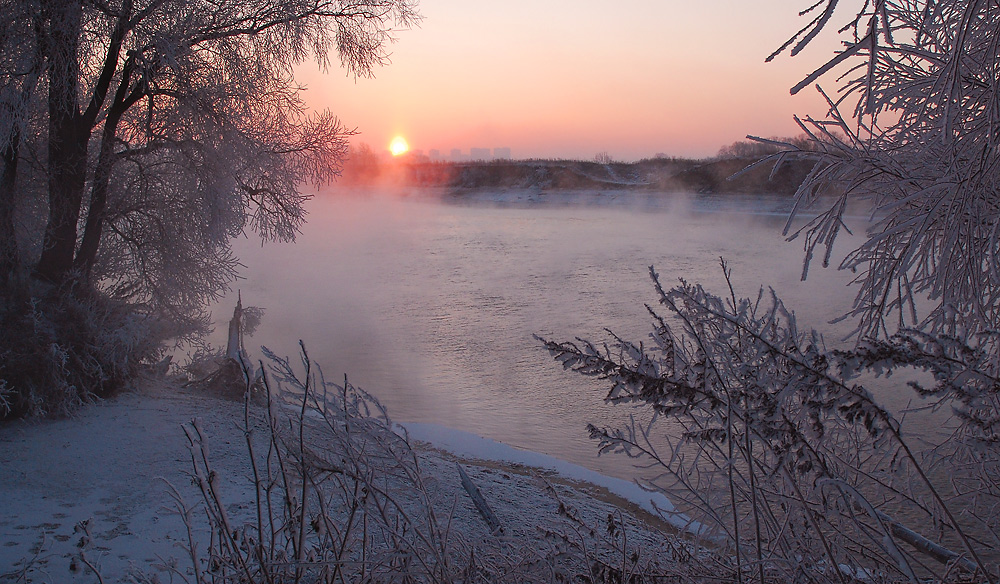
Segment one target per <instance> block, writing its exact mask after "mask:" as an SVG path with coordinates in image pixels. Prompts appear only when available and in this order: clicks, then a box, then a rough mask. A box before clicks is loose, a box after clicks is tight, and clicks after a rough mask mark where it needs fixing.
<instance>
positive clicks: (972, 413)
mask: <svg viewBox="0 0 1000 584" xmlns="http://www.w3.org/2000/svg"><path fill="white" fill-rule="evenodd" d="M847 4H848V3H846V2H838V0H819V1H817V2H816V3H815V4H813V5H812V6H810V7H808V8H807V9H806V10H804V11H803V13H802V14H803V15H804V16H806V17H807V18H809V19H810V20H809V22H808V24H807V25H806V26H804V27H803V28H802V29H801V30H800V31H798V33H797V34H795V35H794V36H793V37H792V38H791V39H790V40H789V41H788V42H787V43H785V44H784V45H783V46H781V47H780V48H779V49H778V51H776V52H775V53H774V54H773V55H771V57H772V58H773V57H775V56H777V55H778V54H780V53H782V52H784V51H785V50H790V52H791V53H792V54H793V55H795V54H797V53H798V52H799V51H801V50H802V48H803V47H805V46H806V45H807V44H809V43H810V42H812V41H813V40H814V39H815V38H816V37H817V35H818V34H819V33H820V31H822V30H823V29H824V28H827V27H828V26H831V24H830V23H832V22H835V21H836V18H837V17H838V10H847V11H848V12H847V13H846V14H847V18H846V23H843V26H842V27H841V28H840V29H839V31H840V33H841V34H842V35H843V40H844V43H843V49H842V50H840V51H839V52H837V53H836V55H835V56H834V57H833V58H832V59H830V60H829V61H828V62H827V63H825V64H823V66H821V67H819V68H818V69H816V70H815V71H814V72H813V73H811V74H810V75H808V76H806V77H805V79H803V81H802V82H801V83H799V84H797V85H796V86H795V87H793V88H792V92H793V93H796V92H798V91H800V90H802V89H803V88H806V87H808V86H810V85H812V84H814V83H815V82H817V81H818V80H821V78H822V79H827V78H833V79H835V80H836V81H835V82H836V83H838V84H839V85H840V86H839V88H838V92H837V93H836V94H834V95H836V97H835V98H831V97H828V98H827V102H828V105H829V110H828V115H827V116H826V117H823V118H811V117H806V118H803V119H798V121H799V125H800V127H801V129H802V130H803V131H804V132H806V134H807V136H808V138H809V145H808V147H807V148H803V147H802V146H801V145H797V144H792V143H786V144H783V145H780V146H783V151H782V152H779V153H776V154H774V155H773V156H772V157H770V158H769V159H768V160H767V161H765V162H762V164H767V163H775V164H781V163H782V162H783V161H785V160H787V159H805V160H811V161H814V162H815V166H814V168H813V171H812V173H811V174H810V175H809V176H808V178H807V179H806V181H805V182H804V183H803V184H802V186H801V187H800V188H799V190H798V192H797V194H796V205H795V208H794V211H793V213H792V216H791V217H790V218H789V222H788V226H790V225H792V222H793V220H794V219H795V218H796V217H802V216H807V215H808V214H809V213H812V214H813V216H812V218H811V219H810V220H809V221H808V222H807V224H806V225H805V226H804V227H803V228H801V229H799V230H797V231H796V232H795V233H793V234H792V237H793V238H794V237H797V236H802V237H803V239H804V240H805V251H806V257H805V268H806V269H807V268H808V267H809V264H810V262H811V261H812V260H813V257H814V254H815V253H816V252H822V255H823V260H822V263H823V264H824V265H827V264H828V263H829V262H830V259H831V256H832V246H833V243H834V241H835V239H836V238H837V235H838V234H839V233H840V232H841V231H842V230H844V229H845V228H846V226H845V213H846V211H847V209H848V205H849V203H852V202H854V201H858V202H860V203H863V204H865V205H867V206H868V208H869V209H870V210H871V213H872V222H871V223H870V227H869V229H868V233H867V237H866V238H864V240H863V242H862V243H861V244H860V245H859V246H858V247H857V248H856V249H853V250H851V251H850V252H849V253H848V254H847V255H846V258H845V259H844V260H843V261H842V262H841V263H840V265H839V267H840V268H842V269H848V270H852V271H855V272H856V273H857V274H858V276H857V278H856V279H855V280H854V284H855V285H856V289H857V296H856V298H855V302H854V306H853V309H852V310H851V312H850V313H849V314H848V315H846V316H845V317H846V318H849V319H853V320H854V321H855V322H856V323H857V329H856V331H855V333H856V335H855V337H854V338H855V340H856V344H855V345H854V346H853V347H850V348H847V349H842V350H836V351H831V350H828V349H826V348H825V347H824V345H823V342H822V337H821V336H820V335H819V334H818V333H815V332H812V331H800V330H798V328H797V327H796V324H795V319H794V315H793V314H792V313H791V312H790V311H787V310H786V309H785V307H784V305H783V304H782V303H781V302H780V300H778V299H777V298H776V297H774V296H773V295H772V296H771V297H770V298H768V296H767V295H764V294H762V295H761V296H760V297H758V298H757V299H739V298H737V297H736V295H735V294H734V293H733V292H732V288H730V289H729V290H728V291H726V292H724V293H723V294H721V295H716V294H712V293H710V292H708V291H706V290H704V289H703V288H702V287H700V286H697V285H691V284H688V283H685V282H682V283H681V284H680V285H678V286H675V287H673V288H666V287H664V286H662V285H661V283H660V278H659V276H658V275H657V274H656V273H655V272H651V275H652V276H653V280H654V284H655V287H656V291H657V300H658V302H659V304H660V306H661V309H662V310H663V311H665V312H664V313H661V312H659V309H654V308H650V313H651V315H652V317H653V325H654V330H653V333H652V335H651V340H652V343H651V344H650V345H649V346H645V345H643V344H636V343H631V342H629V341H627V340H625V339H621V338H619V337H616V336H614V335H612V338H611V340H610V341H609V342H608V343H607V344H592V343H589V342H578V343H556V342H551V341H546V347H547V348H548V349H549V350H550V352H551V353H552V354H553V355H554V356H555V357H556V359H557V360H559V361H561V362H562V363H563V365H564V366H566V367H567V368H571V369H573V370H575V371H578V372H579V373H582V374H584V375H591V376H596V377H599V378H602V379H605V380H607V382H608V383H609V384H610V386H611V389H610V391H609V393H608V395H607V400H608V401H609V402H611V403H633V404H642V405H644V406H646V407H648V408H649V409H650V410H651V412H652V413H651V415H650V416H648V417H646V418H645V421H643V418H641V417H639V418H637V419H635V420H633V421H632V423H631V424H629V425H627V426H625V427H624V428H597V427H591V428H590V431H591V435H592V437H594V438H597V439H598V440H600V443H601V448H602V450H604V451H623V452H625V453H628V454H630V455H634V456H638V457H642V458H644V459H645V460H647V461H650V460H651V461H652V462H651V464H650V466H648V467H647V468H650V469H655V470H657V471H659V473H660V474H658V475H653V476H651V477H650V479H649V482H648V486H649V487H651V488H654V489H664V490H669V491H670V492H671V493H674V494H675V497H677V498H678V499H679V500H682V501H683V502H684V503H686V505H687V509H688V510H689V511H690V512H691V513H692V514H693V515H694V516H696V517H697V518H698V520H699V521H700V522H701V523H700V524H699V525H698V526H697V527H696V531H697V532H698V533H700V534H702V535H709V534H711V535H714V536H716V539H714V541H715V542H716V543H724V544H725V545H728V546H731V547H730V548H729V549H731V550H732V551H733V552H734V553H733V555H732V557H733V558H734V562H733V564H732V565H731V566H730V568H731V569H732V570H733V576H734V577H735V579H736V580H737V581H742V580H745V579H749V578H753V579H754V580H758V581H760V582H764V581H766V580H768V579H773V578H781V579H786V580H789V581H840V582H848V581H851V580H854V579H863V580H872V579H874V580H878V581H910V582H917V581H919V580H921V579H923V578H927V577H934V578H935V579H937V580H949V579H954V578H968V579H971V580H973V581H987V582H997V581H1000V554H998V553H997V550H998V549H1000V513H998V510H1000V488H998V485H1000V369H998V365H1000V350H998V349H1000V345H998V343H997V342H996V340H997V331H998V330H1000V262H998V257H997V253H998V250H1000V238H998V236H1000V206H998V201H1000V197H998V195H1000V192H998V187H1000V165H998V163H1000V152H998V146H1000V126H998V122H1000V94H998V91H997V90H998V84H1000V75H998V71H1000V67H998V65H1000V49H998V47H1000V7H998V6H997V5H996V3H990V2H981V1H977V0H941V1H931V0H926V1H925V0H912V1H911V0H859V1H858V2H855V3H851V5H850V6H848V5H847ZM838 24H841V23H838ZM817 90H819V91H821V92H823V95H824V96H829V95H830V93H827V92H824V91H823V89H822V88H821V87H820V86H819V85H817ZM760 141H761V142H770V141H768V140H760ZM817 209H818V210H817ZM788 226H786V233H788V231H790V229H789V227H788ZM724 269H725V268H724ZM726 275H727V277H728V276H729V274H728V272H727V274H726ZM806 275H807V271H806V270H805V269H804V271H803V277H805V276H806ZM904 368H912V369H918V370H922V371H925V372H927V373H929V374H930V375H929V376H925V377H923V378H921V379H924V381H923V382H919V383H918V382H913V383H911V384H910V385H911V386H912V387H913V388H914V389H915V390H916V391H917V392H918V394H919V395H920V396H922V397H924V398H926V399H927V400H928V402H925V403H926V404H927V406H928V408H929V409H938V410H944V411H946V412H947V411H951V412H953V413H954V414H955V416H954V420H953V422H952V423H951V425H950V426H948V427H949V428H950V429H952V430H953V433H952V434H950V435H949V436H948V437H947V438H946V439H945V440H944V442H943V443H938V444H933V443H932V444H931V445H932V446H934V448H932V449H930V450H928V451H921V449H922V448H923V447H925V446H926V443H923V442H922V439H926V440H929V439H930V434H931V433H930V432H927V431H926V430H927V429H926V428H922V429H920V430H919V431H918V432H917V433H916V434H914V433H912V432H911V431H910V428H909V427H907V426H905V425H904V424H903V420H902V417H901V416H899V415H898V414H899V413H898V412H893V411H891V410H890V409H888V408H886V407H884V406H882V405H881V404H880V399H879V396H878V393H877V392H875V391H873V390H871V388H870V387H869V386H866V384H865V383H862V381H863V380H867V379H870V375H869V376H867V377H862V374H871V373H874V374H875V375H882V374H888V373H892V372H893V371H896V370H899V369H904ZM664 417H666V418H668V419H669V421H668V422H665V421H663V418H664ZM962 572H966V573H968V574H969V575H966V576H959V575H958V574H960V573H962Z"/></svg>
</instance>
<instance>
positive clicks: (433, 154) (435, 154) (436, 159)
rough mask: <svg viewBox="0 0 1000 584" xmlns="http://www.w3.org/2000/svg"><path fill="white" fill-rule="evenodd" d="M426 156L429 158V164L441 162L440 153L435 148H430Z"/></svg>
mask: <svg viewBox="0 0 1000 584" xmlns="http://www.w3.org/2000/svg"><path fill="white" fill-rule="evenodd" d="M427 156H428V157H430V159H431V162H441V160H442V158H441V151H440V150H438V149H437V148H431V149H430V152H428V153H427Z"/></svg>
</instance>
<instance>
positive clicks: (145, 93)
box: [0, 0, 419, 391]
mask: <svg viewBox="0 0 1000 584" xmlns="http://www.w3.org/2000/svg"><path fill="white" fill-rule="evenodd" d="M418 18H419V16H418V14H417V12H416V1H415V0H221V1H213V2H201V1H193V0H112V1H104V0H98V1H96V2H95V1H86V2H83V1H80V0H0V154H2V159H3V166H2V169H0V170H2V175H0V280H2V281H3V284H4V300H5V304H6V308H5V310H6V312H5V313H4V315H5V323H10V322H13V321H17V320H18V319H23V318H24V317H26V315H27V314H28V312H30V306H29V305H31V301H30V299H29V298H30V297H34V296H39V297H47V298H49V299H52V298H59V299H65V298H68V297H73V298H74V299H75V300H87V301H91V300H94V299H95V298H105V299H111V300H113V301H115V302H117V303H119V304H121V303H124V304H127V305H128V306H129V307H130V311H131V312H132V313H136V314H138V313H141V314H145V315H149V316H151V317H155V320H158V321H160V322H163V321H164V320H165V319H172V320H174V321H176V322H179V323H181V324H182V325H184V326H187V327H188V328H190V326H193V325H195V324H197V322H198V317H199V316H200V313H201V312H200V311H201V310H202V307H203V305H204V303H205V302H206V300H208V299H210V298H212V297H213V296H214V295H216V294H218V293H219V292H220V291H222V290H223V289H224V287H225V286H226V284H227V283H228V282H230V281H231V280H232V279H233V277H234V276H235V269H236V265H237V263H236V258H235V257H234V256H233V255H232V253H231V251H230V245H229V242H230V240H231V239H232V238H233V237H234V236H236V235H239V234H241V233H243V232H245V231H253V232H256V233H257V234H259V235H260V236H261V237H263V238H264V239H265V240H288V239H291V238H293V237H294V235H295V233H296V232H297V229H298V227H299V226H300V225H301V223H302V221H303V220H304V209H303V203H304V201H305V197H304V196H303V195H302V194H300V192H299V189H300V187H301V186H302V185H304V184H322V183H325V182H327V181H330V180H332V179H333V178H334V177H335V176H337V175H338V173H339V172H340V168H341V163H342V160H343V158H344V156H345V153H346V148H347V142H346V137H347V136H348V135H349V134H350V131H348V130H346V129H345V127H344V126H343V125H342V124H341V123H340V122H339V121H338V120H337V118H335V117H334V116H333V115H331V114H329V113H326V112H324V113H310V112H308V111H307V109H306V107H305V104H304V102H303V101H302V96H301V91H300V90H301V87H300V86H299V85H298V84H297V83H296V81H295V79H294V76H293V72H294V67H295V66H296V65H298V64H300V63H302V62H303V61H305V60H307V59H309V58H314V59H316V60H317V61H318V62H319V64H320V65H321V66H322V67H327V66H328V65H329V59H330V56H331V55H333V54H335V55H336V56H337V57H339V59H340V63H341V65H342V66H343V67H345V68H346V69H347V70H348V71H349V72H350V73H352V74H355V75H361V76H364V75H369V74H371V73H372V71H373V69H374V68H375V67H377V66H380V65H383V64H385V63H386V62H387V56H388V53H387V50H388V44H389V43H390V42H391V41H392V40H393V38H394V36H393V31H394V30H395V29H396V28H398V27H408V26H411V25H412V24H414V23H415V22H416V21H417V19H418ZM28 274H31V277H30V278H29V277H28V276H27V275H28ZM29 280H30V282H29ZM41 283H44V285H45V286H48V289H47V290H48V291H44V292H40V290H42V289H43V287H44V286H43V285H42V284H41ZM95 292H96V293H97V295H96V296H95V295H94V294H93V293H95ZM60 301H62V300H60ZM10 319H13V320H10ZM182 328H183V327H182ZM177 330H180V329H177ZM55 336H56V337H59V336H60V335H59V334H56V335H55ZM0 378H4V373H3V372H0ZM81 391H83V390H82V389H81Z"/></svg>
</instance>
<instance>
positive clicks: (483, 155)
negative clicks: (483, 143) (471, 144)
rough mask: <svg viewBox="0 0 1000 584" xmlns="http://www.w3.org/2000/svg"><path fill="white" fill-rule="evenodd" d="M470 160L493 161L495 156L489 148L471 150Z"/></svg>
mask: <svg viewBox="0 0 1000 584" xmlns="http://www.w3.org/2000/svg"><path fill="white" fill-rule="evenodd" d="M469 158H471V159H472V160H491V159H492V158H493V156H492V155H491V152H490V149H489V148H470V149H469Z"/></svg>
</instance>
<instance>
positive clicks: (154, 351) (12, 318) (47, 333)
mask: <svg viewBox="0 0 1000 584" xmlns="http://www.w3.org/2000/svg"><path fill="white" fill-rule="evenodd" d="M42 288H44V286H42V285H38V286H37V287H36V288H35V289H33V290H32V291H35V292H39V294H38V295H37V296H27V295H19V297H17V298H11V299H10V301H9V302H4V303H2V304H0V357H2V358H0V387H2V388H3V393H2V394H0V395H2V396H3V399H2V400H0V418H7V417H20V416H60V415H66V414H68V413H70V412H72V411H73V410H74V409H75V408H76V407H78V406H79V405H80V404H82V403H85V402H88V401H91V400H92V399H94V398H101V397H106V396H109V395H111V394H113V393H114V392H115V391H118V390H120V389H122V388H123V387H125V386H127V384H128V383H129V382H130V380H131V379H132V378H133V377H134V376H135V374H136V373H137V371H138V368H139V366H140V365H141V364H142V363H143V362H144V361H146V360H148V359H151V358H153V357H155V356H157V355H159V354H160V352H161V349H160V346H159V343H160V341H161V340H162V336H160V334H161V333H162V332H163V331H162V330H160V329H161V327H160V326H159V325H158V323H157V322H156V321H155V320H153V319H151V318H146V317H144V316H143V315H142V314H141V313H138V312H137V311H135V310H134V309H133V307H129V306H127V305H124V304H121V303H117V302H114V301H111V300H108V299H106V298H103V297H101V296H99V295H93V296H89V297H87V296H81V295H69V294H53V293H51V291H47V290H43V289H42Z"/></svg>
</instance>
